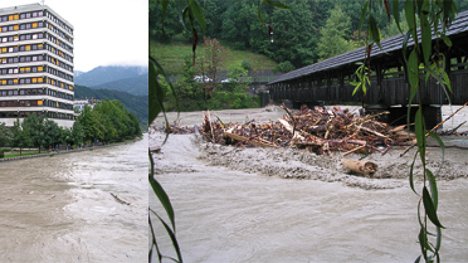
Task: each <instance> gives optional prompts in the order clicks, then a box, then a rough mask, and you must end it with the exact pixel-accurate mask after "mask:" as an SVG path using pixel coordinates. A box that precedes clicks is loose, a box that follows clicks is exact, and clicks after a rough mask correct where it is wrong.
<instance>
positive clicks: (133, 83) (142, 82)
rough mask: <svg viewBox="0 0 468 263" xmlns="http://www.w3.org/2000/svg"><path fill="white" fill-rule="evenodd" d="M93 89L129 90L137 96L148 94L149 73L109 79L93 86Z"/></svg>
mask: <svg viewBox="0 0 468 263" xmlns="http://www.w3.org/2000/svg"><path fill="white" fill-rule="evenodd" d="M92 88H93V89H110V90H118V91H124V92H128V93H130V94H133V95H137V96H145V95H146V96H147V95H148V73H145V74H143V75H139V76H136V77H132V78H126V79H120V80H115V81H109V82H106V83H103V84H100V85H97V86H93V87H92Z"/></svg>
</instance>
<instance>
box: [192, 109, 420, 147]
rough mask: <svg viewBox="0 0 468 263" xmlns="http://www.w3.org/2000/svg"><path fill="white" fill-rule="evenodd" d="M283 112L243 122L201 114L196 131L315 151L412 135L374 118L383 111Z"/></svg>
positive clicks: (222, 140) (402, 141)
mask: <svg viewBox="0 0 468 263" xmlns="http://www.w3.org/2000/svg"><path fill="white" fill-rule="evenodd" d="M283 109H284V110H285V111H286V113H287V114H286V115H284V116H283V118H281V119H279V120H278V121H275V122H264V123H257V122H255V121H254V120H251V121H248V122H246V123H243V124H238V123H223V122H222V121H221V120H220V119H217V120H215V121H213V120H211V116H210V114H209V113H208V114H205V117H204V122H203V124H202V127H201V128H200V133H201V134H202V136H203V138H204V139H205V140H206V141H209V142H213V143H218V144H223V145H235V146H253V147H288V146H290V147H291V146H292V147H298V148H307V149H309V150H311V151H313V152H315V153H317V154H323V153H327V152H330V151H341V152H345V153H344V154H345V155H348V154H350V153H353V152H359V153H371V152H376V151H377V152H382V153H384V152H386V151H387V150H388V149H389V148H390V147H391V146H392V145H410V144H413V143H414V140H415V136H414V134H413V133H409V132H407V131H406V130H405V125H402V126H398V127H391V126H389V125H388V124H386V123H384V122H381V121H378V117H379V116H380V115H382V114H385V113H380V114H375V115H366V116H357V115H355V114H353V113H351V112H349V111H348V110H347V109H341V108H339V107H333V108H332V109H326V108H323V107H315V108H314V109H309V108H307V107H302V108H301V109H300V110H299V111H296V112H291V111H290V110H289V109H287V108H285V107H283Z"/></svg>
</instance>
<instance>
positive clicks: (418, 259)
mask: <svg viewBox="0 0 468 263" xmlns="http://www.w3.org/2000/svg"><path fill="white" fill-rule="evenodd" d="M397 1H398V0H397ZM419 261H421V255H419V257H417V258H416V260H415V261H414V263H419Z"/></svg>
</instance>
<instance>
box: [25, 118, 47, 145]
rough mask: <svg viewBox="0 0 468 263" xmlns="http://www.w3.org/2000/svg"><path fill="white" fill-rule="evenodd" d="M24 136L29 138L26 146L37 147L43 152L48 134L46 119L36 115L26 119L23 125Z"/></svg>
mask: <svg viewBox="0 0 468 263" xmlns="http://www.w3.org/2000/svg"><path fill="white" fill-rule="evenodd" d="M21 126H22V128H23V133H24V134H23V135H24V136H25V137H27V138H29V139H28V140H27V141H26V142H28V144H27V145H26V146H31V147H36V148H38V149H39V152H41V149H42V147H43V146H44V145H45V144H46V141H47V139H46V133H45V130H44V117H43V116H38V115H36V114H31V115H29V116H27V117H26V118H24V120H23V123H22V125H21Z"/></svg>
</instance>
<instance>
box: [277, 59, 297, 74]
mask: <svg viewBox="0 0 468 263" xmlns="http://www.w3.org/2000/svg"><path fill="white" fill-rule="evenodd" d="M294 69H295V67H294V66H293V64H292V63H291V62H289V61H283V62H281V63H279V64H278V66H276V68H275V71H276V72H281V73H285V72H289V71H291V70H294Z"/></svg>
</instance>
